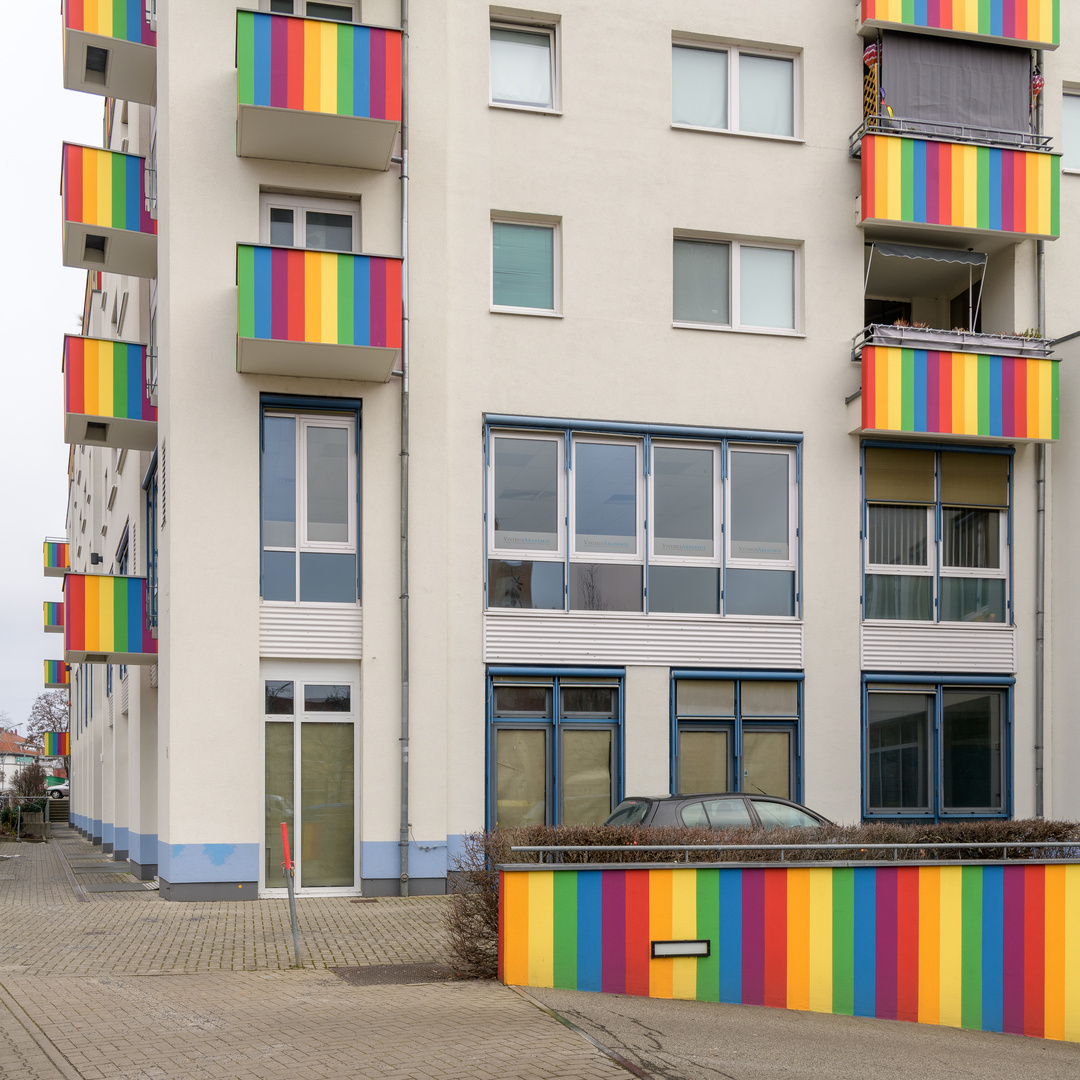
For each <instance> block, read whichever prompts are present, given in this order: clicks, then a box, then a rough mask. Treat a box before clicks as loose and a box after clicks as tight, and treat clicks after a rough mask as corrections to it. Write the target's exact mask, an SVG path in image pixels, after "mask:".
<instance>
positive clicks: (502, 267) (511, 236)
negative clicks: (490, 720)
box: [491, 221, 557, 314]
mask: <svg viewBox="0 0 1080 1080" xmlns="http://www.w3.org/2000/svg"><path fill="white" fill-rule="evenodd" d="M556 240H557V228H556V226H555V225H554V224H540V223H529V222H522V221H492V223H491V306H492V307H493V308H498V309H500V310H507V311H517V312H522V313H524V314H535V313H536V312H549V313H551V312H554V311H555V310H556V308H557V290H556V280H555V277H556V273H555V271H556V264H557V251H556Z"/></svg>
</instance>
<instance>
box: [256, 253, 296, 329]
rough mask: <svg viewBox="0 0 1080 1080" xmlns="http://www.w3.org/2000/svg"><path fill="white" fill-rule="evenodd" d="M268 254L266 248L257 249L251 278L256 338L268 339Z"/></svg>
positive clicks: (270, 282)
mask: <svg viewBox="0 0 1080 1080" xmlns="http://www.w3.org/2000/svg"><path fill="white" fill-rule="evenodd" d="M270 253H271V249H270V248H268V247H257V248H255V249H254V253H253V271H254V272H253V275H252V276H253V278H254V281H253V282H252V287H253V290H254V296H253V298H252V299H253V301H254V306H255V329H254V335H255V337H257V338H269V337H270V336H271V322H270V308H271V304H272V301H273V296H272V295H271V293H272V280H271V275H270ZM281 302H282V303H283V304H284V303H287V302H288V298H287V297H284V296H283V297H281Z"/></svg>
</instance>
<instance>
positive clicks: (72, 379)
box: [64, 337, 86, 413]
mask: <svg viewBox="0 0 1080 1080" xmlns="http://www.w3.org/2000/svg"><path fill="white" fill-rule="evenodd" d="M67 345H68V354H67V378H66V379H65V380H64V382H65V384H66V386H67V411H68V412H69V413H82V412H86V344H85V342H84V341H83V339H82V338H78V337H69V338H68V339H67Z"/></svg>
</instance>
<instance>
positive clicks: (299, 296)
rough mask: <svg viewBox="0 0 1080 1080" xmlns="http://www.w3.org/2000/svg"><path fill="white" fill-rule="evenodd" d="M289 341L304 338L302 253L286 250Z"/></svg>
mask: <svg viewBox="0 0 1080 1080" xmlns="http://www.w3.org/2000/svg"><path fill="white" fill-rule="evenodd" d="M285 255H286V256H287V259H288V271H287V277H288V287H289V295H288V305H289V336H288V340H289V341H303V340H304V253H303V252H302V251H287V252H285Z"/></svg>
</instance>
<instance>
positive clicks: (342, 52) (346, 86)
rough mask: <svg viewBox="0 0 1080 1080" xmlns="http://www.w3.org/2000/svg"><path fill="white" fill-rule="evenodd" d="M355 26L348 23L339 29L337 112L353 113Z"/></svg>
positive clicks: (348, 114)
mask: <svg viewBox="0 0 1080 1080" xmlns="http://www.w3.org/2000/svg"><path fill="white" fill-rule="evenodd" d="M353 39H354V33H353V28H352V27H351V26H349V25H348V24H346V23H343V24H342V25H341V26H339V27H338V31H337V114H338V116H352V114H353Z"/></svg>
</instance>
